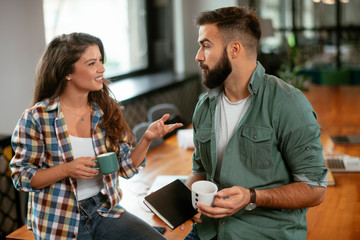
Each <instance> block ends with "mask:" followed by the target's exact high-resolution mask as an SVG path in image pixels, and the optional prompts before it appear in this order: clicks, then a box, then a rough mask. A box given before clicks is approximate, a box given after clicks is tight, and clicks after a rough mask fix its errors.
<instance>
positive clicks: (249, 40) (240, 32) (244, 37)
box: [196, 7, 261, 53]
mask: <svg viewBox="0 0 360 240" xmlns="http://www.w3.org/2000/svg"><path fill="white" fill-rule="evenodd" d="M196 23H197V25H199V26H202V25H206V24H215V25H216V26H217V27H218V29H219V32H221V33H222V35H223V43H224V45H227V44H228V43H229V42H232V41H239V42H241V44H242V45H244V47H245V48H247V49H248V50H249V51H250V52H251V53H257V48H258V45H259V40H260V37H261V29H260V23H259V20H258V18H257V16H256V14H255V12H254V11H253V10H252V9H251V8H248V7H225V8H218V9H216V10H213V11H205V12H202V13H201V14H200V15H199V16H198V17H197V19H196Z"/></svg>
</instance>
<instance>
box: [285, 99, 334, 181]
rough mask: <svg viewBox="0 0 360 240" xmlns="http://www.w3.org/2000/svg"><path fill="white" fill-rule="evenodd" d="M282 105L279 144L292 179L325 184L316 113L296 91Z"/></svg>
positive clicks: (324, 169)
mask: <svg viewBox="0 0 360 240" xmlns="http://www.w3.org/2000/svg"><path fill="white" fill-rule="evenodd" d="M282 106H283V109H284V111H282V113H280V121H281V122H282V124H281V125H282V126H283V127H282V128H280V132H281V133H282V136H281V138H280V139H281V141H280V148H281V152H282V154H283V156H284V158H285V161H286V163H287V165H288V166H289V168H290V170H291V174H292V176H293V178H294V181H296V182H304V183H306V184H308V185H310V186H311V187H314V186H321V187H326V186H327V172H328V170H327V168H326V167H325V163H324V158H323V154H322V150H323V147H322V145H321V140H320V136H321V131H320V126H319V124H318V123H317V115H316V113H315V112H314V110H313V109H312V106H311V104H310V103H309V102H308V101H307V99H306V98H305V97H304V96H303V95H302V94H299V93H296V92H295V94H294V97H293V98H291V99H290V100H289V101H288V102H286V103H283V104H282Z"/></svg>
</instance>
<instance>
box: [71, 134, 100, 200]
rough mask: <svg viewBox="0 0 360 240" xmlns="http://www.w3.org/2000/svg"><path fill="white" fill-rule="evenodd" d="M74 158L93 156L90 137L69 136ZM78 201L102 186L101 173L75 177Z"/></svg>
mask: <svg viewBox="0 0 360 240" xmlns="http://www.w3.org/2000/svg"><path fill="white" fill-rule="evenodd" d="M70 142H71V146H72V151H73V154H74V159H76V158H79V157H95V151H94V147H93V144H92V139H91V138H80V137H74V136H70ZM76 180H77V195H78V201H80V200H83V199H86V198H89V197H92V196H95V195H96V194H98V193H99V192H100V190H101V189H102V188H103V185H104V184H103V181H102V174H101V173H99V174H98V175H97V176H96V177H94V178H92V179H76Z"/></svg>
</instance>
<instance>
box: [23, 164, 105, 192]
mask: <svg viewBox="0 0 360 240" xmlns="http://www.w3.org/2000/svg"><path fill="white" fill-rule="evenodd" d="M94 159H95V158H91V157H81V158H77V159H74V160H73V161H71V162H67V163H64V164H60V165H57V166H54V167H51V168H46V169H39V170H38V171H37V172H36V174H35V175H34V177H33V179H32V181H31V183H30V184H31V187H32V188H34V189H42V188H45V187H47V186H50V185H51V184H53V183H56V182H58V181H60V180H62V179H64V178H66V177H72V178H81V179H91V178H94V177H95V176H96V175H98V174H99V171H98V170H96V169H94V168H92V167H95V166H96V163H95V162H94Z"/></svg>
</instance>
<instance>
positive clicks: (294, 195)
mask: <svg viewBox="0 0 360 240" xmlns="http://www.w3.org/2000/svg"><path fill="white" fill-rule="evenodd" d="M325 195H326V188H323V187H314V188H311V187H310V186H309V185H307V184H305V183H300V182H296V183H291V184H288V185H286V186H283V187H278V188H271V189H264V190H256V205H257V206H259V207H269V208H284V209H297V208H309V207H314V206H317V205H319V204H320V203H321V202H323V201H324V199H325Z"/></svg>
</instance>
